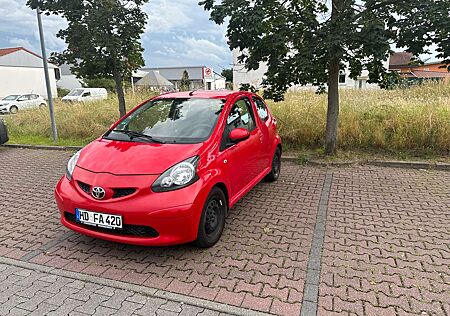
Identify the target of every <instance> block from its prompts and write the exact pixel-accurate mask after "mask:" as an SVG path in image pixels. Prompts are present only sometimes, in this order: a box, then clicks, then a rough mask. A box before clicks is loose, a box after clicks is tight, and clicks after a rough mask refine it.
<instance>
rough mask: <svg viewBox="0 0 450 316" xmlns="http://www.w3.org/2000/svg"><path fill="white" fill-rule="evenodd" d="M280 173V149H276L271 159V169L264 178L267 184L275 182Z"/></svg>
mask: <svg viewBox="0 0 450 316" xmlns="http://www.w3.org/2000/svg"><path fill="white" fill-rule="evenodd" d="M280 171H281V151H280V148H278V147H277V149H276V150H275V154H274V155H273V158H272V169H271V170H270V172H269V174H268V175H267V176H266V181H267V182H275V181H277V180H278V178H279V177H280Z"/></svg>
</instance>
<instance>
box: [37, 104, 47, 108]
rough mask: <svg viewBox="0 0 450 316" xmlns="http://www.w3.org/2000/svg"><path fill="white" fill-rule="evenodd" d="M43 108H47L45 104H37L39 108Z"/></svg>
mask: <svg viewBox="0 0 450 316" xmlns="http://www.w3.org/2000/svg"><path fill="white" fill-rule="evenodd" d="M44 106H47V103H41V104H39V107H40V108H43V107H44Z"/></svg>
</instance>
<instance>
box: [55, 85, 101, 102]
mask: <svg viewBox="0 0 450 316" xmlns="http://www.w3.org/2000/svg"><path fill="white" fill-rule="evenodd" d="M107 97H108V92H107V91H106V89H104V88H77V89H74V90H72V91H70V93H69V94H68V95H66V96H65V97H63V98H62V100H63V101H65V102H89V101H95V100H104V99H106V98H107Z"/></svg>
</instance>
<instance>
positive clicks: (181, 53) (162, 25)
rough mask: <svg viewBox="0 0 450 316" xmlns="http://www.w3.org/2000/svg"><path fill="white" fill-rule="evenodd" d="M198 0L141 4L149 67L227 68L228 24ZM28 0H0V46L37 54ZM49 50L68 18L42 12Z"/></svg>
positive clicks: (56, 45)
mask: <svg viewBox="0 0 450 316" xmlns="http://www.w3.org/2000/svg"><path fill="white" fill-rule="evenodd" d="M198 1H199V0H150V1H149V3H147V4H146V5H145V6H144V11H145V12H146V13H147V15H148V23H147V26H146V29H145V33H144V34H143V36H142V46H143V47H144V49H145V51H144V59H145V63H146V66H148V67H163V66H203V65H205V66H208V67H213V68H214V70H215V71H218V72H220V71H221V70H222V69H223V68H231V63H232V57H231V52H230V50H229V48H228V45H227V41H226V37H225V32H226V26H224V25H216V24H215V23H214V22H212V21H209V14H208V12H206V11H204V10H203V8H202V7H200V6H199V5H198ZM25 4H26V0H0V48H5V47H17V46H23V47H25V48H28V49H30V50H32V51H34V52H36V53H39V54H40V46H39V45H40V44H39V33H38V29H37V20H36V13H35V12H34V11H33V10H31V9H29V8H28V7H27V6H26V5H25ZM43 25H44V32H45V42H46V46H47V51H48V52H54V51H62V50H63V49H64V47H65V43H64V41H62V40H61V39H58V38H57V37H56V33H57V32H58V30H60V29H61V28H65V27H66V25H67V24H66V22H65V21H64V20H63V19H62V18H60V17H58V16H43Z"/></svg>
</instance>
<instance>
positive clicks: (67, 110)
mask: <svg viewBox="0 0 450 316" xmlns="http://www.w3.org/2000/svg"><path fill="white" fill-rule="evenodd" d="M152 96H154V94H151V93H139V94H135V95H132V94H129V95H127V96H126V104H127V110H130V109H132V108H133V107H134V106H136V105H138V104H140V103H141V102H143V101H145V100H147V99H149V98H151V97H152ZM118 119H119V105H118V100H117V97H116V96H115V95H110V96H109V97H108V99H107V100H101V101H95V102H89V103H64V102H62V101H61V100H60V99H56V100H55V120H56V124H57V129H58V136H59V138H60V139H61V141H62V142H63V143H64V144H70V143H73V144H75V145H82V144H86V143H88V142H90V141H91V140H93V139H95V138H97V137H98V136H100V135H101V134H103V133H104V132H105V131H106V130H107V128H108V127H109V126H111V124H113V123H114V122H115V121H117V120H118ZM49 122H50V115H49V111H48V108H46V107H44V108H40V109H33V110H28V111H20V112H19V113H18V114H16V115H10V116H7V117H6V124H7V126H8V131H9V134H10V136H11V137H10V138H11V139H12V141H15V140H18V141H21V140H25V141H26V140H27V139H31V140H33V139H35V138H37V139H38V140H39V139H40V138H42V139H43V140H44V141H45V140H46V139H49V138H50V136H51V135H52V131H51V126H50V123H49ZM65 140H66V141H65ZM67 140H68V141H67ZM32 142H33V141H32Z"/></svg>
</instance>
